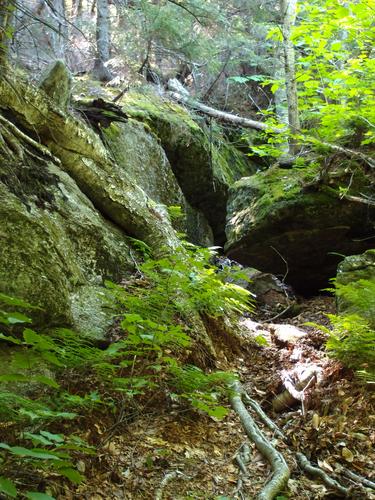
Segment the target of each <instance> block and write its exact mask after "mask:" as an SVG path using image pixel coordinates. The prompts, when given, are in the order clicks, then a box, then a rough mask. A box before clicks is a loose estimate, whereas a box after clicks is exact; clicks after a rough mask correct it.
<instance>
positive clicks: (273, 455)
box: [229, 382, 290, 500]
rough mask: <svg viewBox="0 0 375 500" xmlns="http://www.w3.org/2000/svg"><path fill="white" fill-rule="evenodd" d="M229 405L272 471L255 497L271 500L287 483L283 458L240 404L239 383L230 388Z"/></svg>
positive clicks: (240, 390)
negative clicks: (268, 479)
mask: <svg viewBox="0 0 375 500" xmlns="http://www.w3.org/2000/svg"><path fill="white" fill-rule="evenodd" d="M230 389H231V393H230V395H229V399H230V403H231V405H232V408H233V410H234V411H235V412H236V413H237V415H238V416H239V418H240V420H241V423H242V425H243V427H244V429H245V431H246V434H247V435H248V436H249V438H250V439H251V440H252V441H253V442H254V444H255V446H256V447H257V449H258V450H259V451H260V453H261V454H262V455H263V456H264V457H265V458H266V459H267V460H268V462H269V463H270V465H271V468H272V470H273V474H272V477H271V479H270V481H268V482H267V483H266V485H265V486H264V487H263V488H262V490H261V491H260V493H259V494H258V496H257V499H258V500H272V499H273V498H274V497H275V496H276V495H277V493H279V492H280V491H281V490H282V489H283V488H284V486H286V484H287V483H288V480H289V476H290V470H289V467H288V466H287V464H286V462H285V459H284V457H283V456H282V454H281V453H280V452H278V451H277V450H276V448H275V447H274V446H273V445H272V444H271V443H270V442H269V440H268V439H267V438H266V437H265V436H264V434H263V433H262V431H261V430H260V429H259V427H258V426H257V424H256V423H255V422H254V420H253V418H252V417H251V415H250V413H249V412H248V411H247V409H246V407H245V405H244V404H243V402H242V398H241V396H242V394H243V390H242V387H241V385H240V383H239V382H234V383H233V384H232V386H231V387H230Z"/></svg>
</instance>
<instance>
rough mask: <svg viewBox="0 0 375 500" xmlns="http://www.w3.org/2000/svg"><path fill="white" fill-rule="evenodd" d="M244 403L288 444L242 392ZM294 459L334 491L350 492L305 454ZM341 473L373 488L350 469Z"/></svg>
mask: <svg viewBox="0 0 375 500" xmlns="http://www.w3.org/2000/svg"><path fill="white" fill-rule="evenodd" d="M243 397H244V399H245V401H246V403H247V404H248V405H249V406H251V408H252V409H253V410H254V411H255V413H256V414H257V415H258V417H259V418H260V419H261V420H262V422H263V423H264V424H266V425H267V427H269V429H271V430H272V431H273V432H274V433H275V435H277V436H278V437H280V438H281V439H283V441H284V442H285V443H286V444H290V443H289V440H288V438H287V437H286V436H285V434H284V433H283V432H282V431H281V430H280V429H279V427H278V426H277V425H276V424H275V423H274V422H273V421H272V420H271V419H270V418H269V417H268V415H267V414H266V413H265V412H264V411H263V410H262V408H261V407H260V405H259V404H258V403H257V402H256V401H254V400H253V399H251V398H250V397H249V395H248V394H246V393H244V395H243ZM296 459H297V462H298V464H299V466H300V467H301V469H303V470H304V471H305V472H307V473H308V474H309V475H311V476H313V477H316V478H319V479H320V480H321V481H322V482H323V483H324V484H325V485H326V486H328V487H329V488H332V489H334V490H335V491H337V492H339V493H340V494H341V495H343V496H344V497H347V496H349V495H350V493H351V489H350V488H346V487H345V486H342V485H341V484H340V483H339V482H338V481H336V480H335V479H332V478H331V477H330V476H329V475H328V474H327V473H326V472H324V471H323V470H322V469H321V468H320V467H316V466H314V465H312V464H311V463H310V461H309V460H308V459H307V457H306V456H305V455H303V454H302V453H296ZM343 475H345V476H347V477H349V478H351V479H353V480H354V481H356V482H357V484H361V485H363V486H364V487H367V488H372V489H375V483H373V482H372V481H369V480H368V479H366V478H364V477H361V476H358V475H357V474H354V473H353V472H351V471H348V470H345V471H344V472H343Z"/></svg>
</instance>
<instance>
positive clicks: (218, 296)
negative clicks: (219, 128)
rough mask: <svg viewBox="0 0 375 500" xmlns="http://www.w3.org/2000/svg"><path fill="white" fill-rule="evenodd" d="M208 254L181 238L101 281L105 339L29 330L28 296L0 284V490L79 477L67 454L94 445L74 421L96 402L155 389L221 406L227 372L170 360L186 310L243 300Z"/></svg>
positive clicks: (90, 450)
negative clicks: (118, 279)
mask: <svg viewBox="0 0 375 500" xmlns="http://www.w3.org/2000/svg"><path fill="white" fill-rule="evenodd" d="M211 259H212V252H211V251H210V250H207V249H199V248H197V247H194V246H189V245H185V246H184V248H181V251H180V252H178V251H177V252H175V253H174V254H173V255H171V256H168V257H165V258H163V259H159V260H153V259H150V258H147V260H146V261H145V262H144V263H143V264H140V265H139V266H138V268H137V272H136V273H135V274H134V275H132V276H129V277H128V278H127V279H124V281H123V282H122V283H121V284H119V285H115V284H113V283H107V287H108V290H109V292H110V295H111V297H112V298H111V300H110V303H111V304H110V305H111V307H112V308H113V309H114V311H116V314H115V321H114V325H113V328H112V330H113V332H112V333H111V336H112V338H111V339H110V340H109V342H108V344H109V345H108V346H107V347H106V348H99V347H97V346H95V345H94V344H93V343H92V342H90V340H89V339H88V338H86V337H82V336H79V335H78V334H76V333H75V332H73V331H71V330H68V329H56V330H54V331H49V332H48V333H39V332H36V331H34V330H33V329H32V328H31V327H30V323H31V319H30V318H29V315H28V311H32V309H34V306H32V305H31V304H28V303H27V302H25V301H23V300H20V299H16V298H12V297H8V296H6V295H3V294H0V323H1V324H2V326H3V332H2V333H0V340H2V341H3V347H6V346H8V349H4V353H7V363H6V366H3V367H1V371H0V383H1V388H0V417H1V421H2V424H1V425H0V466H1V473H0V493H2V494H5V495H7V497H10V498H15V497H16V496H17V495H18V494H19V493H20V492H23V494H24V495H25V496H26V498H31V499H35V500H43V499H51V498H53V497H52V496H51V494H52V492H51V491H50V490H49V491H48V493H41V492H40V491H33V490H30V491H26V493H25V489H26V488H25V485H28V486H29V488H30V485H32V484H34V485H35V490H38V489H39V488H40V479H41V478H42V477H48V475H49V474H53V476H62V477H65V478H67V479H68V480H70V481H71V482H72V483H74V484H78V483H80V482H81V481H83V480H84V479H85V478H84V475H83V473H82V472H79V471H78V470H77V467H76V464H77V462H78V461H79V460H80V459H81V458H82V457H83V456H84V455H86V454H95V453H96V451H95V447H94V446H93V445H92V443H88V442H86V441H85V439H84V438H83V436H82V435H80V433H79V432H78V431H77V430H75V429H79V428H81V427H82V425H77V424H78V422H79V421H80V420H82V418H84V417H85V415H86V416H87V415H94V414H95V412H96V413H100V412H102V411H103V410H105V411H106V412H107V413H109V414H113V416H114V418H117V416H116V415H117V413H118V412H119V411H121V410H120V408H124V407H126V408H129V409H130V410H131V408H132V407H134V404H136V406H137V408H139V407H140V405H142V401H143V399H144V398H145V396H147V395H148V396H150V395H151V394H156V393H158V392H159V393H160V394H163V395H164V398H169V399H170V400H172V401H174V402H175V403H176V402H178V403H179V404H182V403H183V402H184V401H185V402H188V403H189V404H190V405H191V406H192V408H194V409H195V410H199V411H203V412H205V413H207V414H208V415H210V416H212V417H215V418H222V417H223V416H224V415H225V414H226V412H227V410H226V408H225V407H223V406H221V405H220V399H221V397H222V395H223V394H224V393H225V390H226V387H227V385H228V383H229V381H230V380H232V379H233V375H232V374H229V373H225V372H217V373H204V371H202V370H200V369H199V368H197V367H195V366H192V365H187V366H184V365H183V364H182V362H181V361H180V359H181V358H183V356H182V354H183V353H184V352H186V350H188V349H189V348H190V347H191V338H190V336H189V332H190V330H189V321H190V318H191V316H192V315H194V314H197V315H199V314H202V315H207V316H214V317H219V316H224V315H231V314H238V313H241V312H244V311H247V310H251V308H252V305H251V301H250V294H249V292H247V291H246V290H244V289H243V288H240V287H238V286H236V285H235V284H233V283H228V282H227V281H226V279H227V276H226V273H225V272H223V273H218V272H217V269H216V268H215V267H214V266H213V265H211V264H210V261H211ZM15 309H17V310H21V311H23V312H14V310H15ZM25 311H26V312H25ZM10 347H11V349H10ZM180 353H181V356H180ZM135 400H136V401H137V402H136V403H135ZM130 410H129V411H130ZM21 471H22V472H21Z"/></svg>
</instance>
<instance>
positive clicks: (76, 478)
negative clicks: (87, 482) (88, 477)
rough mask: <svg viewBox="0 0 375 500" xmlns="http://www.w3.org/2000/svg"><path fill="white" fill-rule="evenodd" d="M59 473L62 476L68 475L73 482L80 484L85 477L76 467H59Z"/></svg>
mask: <svg viewBox="0 0 375 500" xmlns="http://www.w3.org/2000/svg"><path fill="white" fill-rule="evenodd" d="M59 474H61V475H62V476H65V477H67V478H68V479H70V481H72V483H75V484H79V483H82V481H83V480H84V479H85V478H84V476H82V474H80V473H79V472H78V471H77V470H75V469H59Z"/></svg>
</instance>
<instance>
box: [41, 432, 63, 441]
mask: <svg viewBox="0 0 375 500" xmlns="http://www.w3.org/2000/svg"><path fill="white" fill-rule="evenodd" d="M40 434H41V435H42V436H45V437H46V438H48V439H50V440H51V441H55V443H63V442H64V441H65V438H64V436H63V435H62V434H52V433H51V432H48V431H40Z"/></svg>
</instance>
